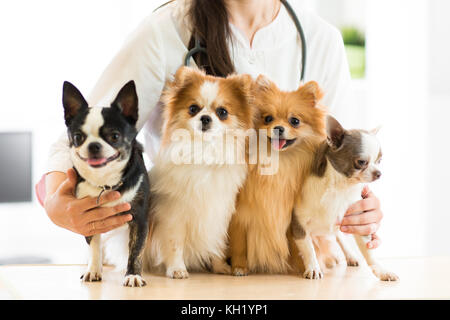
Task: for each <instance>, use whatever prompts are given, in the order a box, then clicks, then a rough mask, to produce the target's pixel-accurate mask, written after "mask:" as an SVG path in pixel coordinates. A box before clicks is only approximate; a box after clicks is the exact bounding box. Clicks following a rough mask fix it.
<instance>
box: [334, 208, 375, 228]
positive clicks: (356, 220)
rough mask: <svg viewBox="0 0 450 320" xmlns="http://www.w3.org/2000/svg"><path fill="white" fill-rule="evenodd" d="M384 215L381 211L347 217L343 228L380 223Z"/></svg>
mask: <svg viewBox="0 0 450 320" xmlns="http://www.w3.org/2000/svg"><path fill="white" fill-rule="evenodd" d="M382 216H383V214H382V213H381V211H380V210H371V211H366V212H364V213H360V214H352V215H346V216H344V218H343V219H342V222H341V225H343V226H357V225H364V224H371V223H379V222H380V220H381V219H382Z"/></svg>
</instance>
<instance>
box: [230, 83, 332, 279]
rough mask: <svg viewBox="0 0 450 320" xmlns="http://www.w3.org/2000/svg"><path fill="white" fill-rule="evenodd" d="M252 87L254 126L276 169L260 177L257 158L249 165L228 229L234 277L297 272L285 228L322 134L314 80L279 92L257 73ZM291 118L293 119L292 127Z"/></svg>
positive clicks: (295, 253)
mask: <svg viewBox="0 0 450 320" xmlns="http://www.w3.org/2000/svg"><path fill="white" fill-rule="evenodd" d="M252 91H253V94H254V97H255V101H254V102H255V106H256V107H257V109H258V110H259V116H258V119H257V120H256V128H257V129H262V130H263V132H264V133H265V134H266V135H267V137H268V138H269V139H268V141H267V150H270V152H277V153H278V156H279V168H278V171H277V172H276V173H275V174H273V175H262V174H261V169H262V167H264V166H265V165H267V163H266V164H263V162H265V161H263V159H262V158H258V163H257V164H256V165H254V166H251V167H249V172H248V177H247V180H246V182H245V184H244V187H243V189H242V191H241V192H240V194H239V195H238V199H237V204H236V213H235V214H234V215H233V218H232V221H231V224H230V228H229V234H230V255H231V264H232V272H233V274H234V275H236V276H240V275H246V274H247V273H248V272H267V273H286V272H289V271H293V272H299V270H301V269H302V262H301V259H300V257H299V254H298V251H297V248H296V246H295V244H294V243H293V241H292V237H291V235H290V228H289V226H290V223H291V218H292V209H293V205H294V199H295V196H296V194H297V193H298V192H299V187H300V186H301V185H302V180H303V178H304V176H305V174H306V173H307V172H308V168H310V166H311V164H312V161H313V155H314V149H315V146H316V145H317V144H318V143H320V142H321V141H323V139H324V137H326V135H325V114H326V113H325V110H324V109H323V107H322V106H319V105H318V101H319V100H320V99H321V98H322V92H321V90H320V88H319V86H318V85H317V83H316V82H308V83H306V84H305V85H302V86H300V87H299V88H298V90H296V91H292V92H284V91H281V90H279V89H278V88H277V87H276V85H275V84H274V83H272V82H271V81H270V80H268V79H267V78H265V77H264V76H260V77H258V79H257V80H256V82H255V84H254V87H253V89H252ZM293 119H297V120H299V122H298V125H297V121H294V120H293ZM269 120H270V121H269ZM280 127H282V129H280ZM280 130H282V131H283V132H280ZM294 139H295V140H294ZM261 147H262V145H261V144H260V145H259V149H261ZM288 239H289V240H288Z"/></svg>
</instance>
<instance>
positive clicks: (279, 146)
mask: <svg viewBox="0 0 450 320" xmlns="http://www.w3.org/2000/svg"><path fill="white" fill-rule="evenodd" d="M285 144H286V140H285V139H280V140H276V139H273V140H272V146H273V147H274V148H275V149H277V150H281V149H283V147H284V145H285Z"/></svg>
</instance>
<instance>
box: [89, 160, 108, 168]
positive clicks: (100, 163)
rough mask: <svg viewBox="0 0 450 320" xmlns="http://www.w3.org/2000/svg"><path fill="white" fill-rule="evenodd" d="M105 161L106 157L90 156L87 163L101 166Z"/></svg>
mask: <svg viewBox="0 0 450 320" xmlns="http://www.w3.org/2000/svg"><path fill="white" fill-rule="evenodd" d="M105 162H106V158H100V159H92V158H89V159H88V160H87V163H88V164H89V165H91V166H99V165H102V164H104V163H105Z"/></svg>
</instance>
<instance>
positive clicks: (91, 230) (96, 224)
mask: <svg viewBox="0 0 450 320" xmlns="http://www.w3.org/2000/svg"><path fill="white" fill-rule="evenodd" d="M132 219H133V217H132V215H131V214H127V215H123V216H115V217H110V218H108V219H105V220H101V221H93V222H91V223H89V224H88V225H87V228H88V229H87V230H86V232H85V233H84V235H85V236H86V237H89V236H92V235H95V234H101V233H105V232H108V231H111V230H114V229H116V228H118V227H121V226H122V225H124V224H125V223H127V222H128V221H131V220H132Z"/></svg>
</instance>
